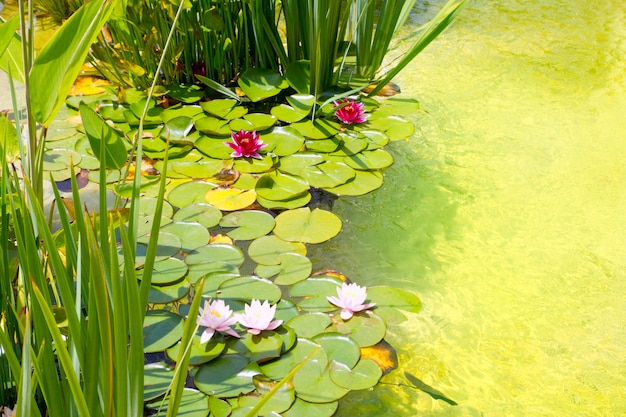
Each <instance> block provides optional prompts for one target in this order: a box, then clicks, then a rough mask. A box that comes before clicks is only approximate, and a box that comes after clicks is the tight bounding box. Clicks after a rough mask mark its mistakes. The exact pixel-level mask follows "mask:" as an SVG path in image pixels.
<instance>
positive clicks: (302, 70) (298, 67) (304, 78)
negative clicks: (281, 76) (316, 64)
mask: <svg viewBox="0 0 626 417" xmlns="http://www.w3.org/2000/svg"><path fill="white" fill-rule="evenodd" d="M310 73H311V63H310V62H309V61H308V60H299V61H295V62H292V63H291V64H289V65H287V68H285V78H286V79H287V82H288V83H289V85H290V86H291V88H293V89H294V90H296V91H297V92H298V93H300V94H308V93H309V92H310V91H311V84H310V81H311V75H310Z"/></svg>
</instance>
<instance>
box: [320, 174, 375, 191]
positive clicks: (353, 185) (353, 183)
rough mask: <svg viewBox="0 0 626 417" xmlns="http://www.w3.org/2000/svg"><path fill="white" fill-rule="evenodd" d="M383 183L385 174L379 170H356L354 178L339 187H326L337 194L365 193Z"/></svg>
mask: <svg viewBox="0 0 626 417" xmlns="http://www.w3.org/2000/svg"><path fill="white" fill-rule="evenodd" d="M381 185H383V175H382V174H381V173H380V172H377V171H356V172H355V176H354V178H353V179H351V180H349V181H348V182H346V183H345V184H343V185H339V186H337V187H330V188H324V189H325V190H326V191H328V192H330V193H333V194H336V195H350V196H357V195H364V194H367V193H369V192H371V191H374V190H375V189H377V188H379V187H380V186H381Z"/></svg>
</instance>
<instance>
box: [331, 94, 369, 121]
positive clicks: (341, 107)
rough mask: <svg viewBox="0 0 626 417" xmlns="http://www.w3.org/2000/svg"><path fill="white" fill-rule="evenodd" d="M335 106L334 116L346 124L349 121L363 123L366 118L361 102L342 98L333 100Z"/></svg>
mask: <svg viewBox="0 0 626 417" xmlns="http://www.w3.org/2000/svg"><path fill="white" fill-rule="evenodd" d="M334 103H335V108H337V110H336V111H335V116H337V118H338V119H339V120H341V122H342V123H345V124H347V125H349V124H351V123H363V122H365V121H366V120H367V115H366V114H365V105H364V104H363V103H357V102H356V101H355V100H353V99H347V98H344V99H343V100H339V101H334Z"/></svg>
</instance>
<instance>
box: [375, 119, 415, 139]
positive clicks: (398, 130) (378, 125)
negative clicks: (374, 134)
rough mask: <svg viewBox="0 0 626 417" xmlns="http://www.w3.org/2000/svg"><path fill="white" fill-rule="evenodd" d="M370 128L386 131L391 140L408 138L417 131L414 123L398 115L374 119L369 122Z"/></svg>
mask: <svg viewBox="0 0 626 417" xmlns="http://www.w3.org/2000/svg"><path fill="white" fill-rule="evenodd" d="M368 128H369V129H376V130H380V131H382V132H384V133H385V134H386V135H387V137H389V140H402V139H406V138H408V137H409V136H411V135H412V134H413V132H414V131H415V126H414V125H413V123H411V122H409V121H407V120H404V119H403V118H401V117H398V116H387V117H381V118H378V119H373V120H371V121H370V122H369V124H368Z"/></svg>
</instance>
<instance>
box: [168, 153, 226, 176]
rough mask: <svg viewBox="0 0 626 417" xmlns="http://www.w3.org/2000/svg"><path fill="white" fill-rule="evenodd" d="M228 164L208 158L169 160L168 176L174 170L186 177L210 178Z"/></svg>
mask: <svg viewBox="0 0 626 417" xmlns="http://www.w3.org/2000/svg"><path fill="white" fill-rule="evenodd" d="M228 165H229V164H228V163H225V161H223V160H220V159H210V158H205V159H203V160H201V161H180V162H179V161H169V168H168V176H170V174H171V171H174V172H175V173H177V174H180V175H181V176H182V177H186V178H194V179H202V178H211V177H213V176H214V175H215V174H217V173H218V172H220V171H221V170H222V169H223V168H225V167H226V166H228Z"/></svg>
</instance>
